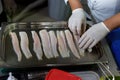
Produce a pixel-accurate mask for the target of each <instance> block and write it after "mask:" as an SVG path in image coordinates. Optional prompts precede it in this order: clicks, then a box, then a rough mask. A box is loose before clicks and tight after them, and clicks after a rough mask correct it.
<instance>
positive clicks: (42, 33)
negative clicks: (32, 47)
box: [39, 30, 53, 59]
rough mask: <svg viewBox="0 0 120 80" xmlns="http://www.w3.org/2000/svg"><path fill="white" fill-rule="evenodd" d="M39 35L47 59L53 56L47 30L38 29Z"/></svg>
mask: <svg viewBox="0 0 120 80" xmlns="http://www.w3.org/2000/svg"><path fill="white" fill-rule="evenodd" d="M39 35H40V37H41V41H42V46H43V51H44V54H45V56H46V57H47V58H48V59H50V58H53V54H52V48H51V43H50V37H49V35H48V32H47V30H40V31H39Z"/></svg>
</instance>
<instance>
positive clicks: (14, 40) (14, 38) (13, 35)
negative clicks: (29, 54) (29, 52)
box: [9, 32, 22, 61]
mask: <svg viewBox="0 0 120 80" xmlns="http://www.w3.org/2000/svg"><path fill="white" fill-rule="evenodd" d="M9 34H10V37H11V39H12V45H13V49H14V51H15V53H16V55H17V58H18V61H21V60H22V53H21V50H20V46H19V41H18V38H17V35H16V33H15V32H10V33H9Z"/></svg>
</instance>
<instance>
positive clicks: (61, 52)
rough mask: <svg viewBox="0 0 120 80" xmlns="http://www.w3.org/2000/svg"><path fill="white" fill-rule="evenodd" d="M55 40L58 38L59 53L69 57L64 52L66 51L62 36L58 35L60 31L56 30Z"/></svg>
mask: <svg viewBox="0 0 120 80" xmlns="http://www.w3.org/2000/svg"><path fill="white" fill-rule="evenodd" d="M57 40H58V50H59V52H60V55H61V56H62V57H63V58H65V57H69V56H68V55H67V54H66V51H65V48H66V47H65V45H64V41H63V39H62V37H61V36H60V31H57Z"/></svg>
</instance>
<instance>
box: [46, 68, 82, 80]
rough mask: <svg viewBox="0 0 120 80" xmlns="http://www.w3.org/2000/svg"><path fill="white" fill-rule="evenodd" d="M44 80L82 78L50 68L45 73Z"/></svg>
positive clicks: (77, 79)
mask: <svg viewBox="0 0 120 80" xmlns="http://www.w3.org/2000/svg"><path fill="white" fill-rule="evenodd" d="M45 80H82V79H81V78H80V77H78V76H76V75H73V74H70V73H68V72H65V71H62V70H58V69H52V70H50V71H49V72H48V74H47V75H46V77H45Z"/></svg>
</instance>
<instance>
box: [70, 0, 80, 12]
mask: <svg viewBox="0 0 120 80" xmlns="http://www.w3.org/2000/svg"><path fill="white" fill-rule="evenodd" d="M68 1H69V4H70V6H71V9H72V10H75V9H77V8H82V5H81V3H80V0H68Z"/></svg>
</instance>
